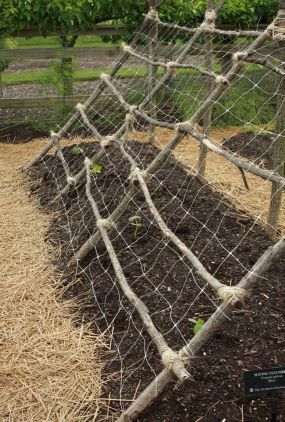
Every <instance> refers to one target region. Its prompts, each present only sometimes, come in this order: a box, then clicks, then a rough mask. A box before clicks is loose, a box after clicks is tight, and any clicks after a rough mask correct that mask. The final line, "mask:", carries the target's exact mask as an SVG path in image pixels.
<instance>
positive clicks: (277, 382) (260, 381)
mask: <svg viewBox="0 0 285 422" xmlns="http://www.w3.org/2000/svg"><path fill="white" fill-rule="evenodd" d="M244 390H245V395H246V396H247V397H251V396H258V395H261V394H267V393H271V394H272V393H282V392H285V367H283V368H270V369H258V370H254V371H245V372H244Z"/></svg>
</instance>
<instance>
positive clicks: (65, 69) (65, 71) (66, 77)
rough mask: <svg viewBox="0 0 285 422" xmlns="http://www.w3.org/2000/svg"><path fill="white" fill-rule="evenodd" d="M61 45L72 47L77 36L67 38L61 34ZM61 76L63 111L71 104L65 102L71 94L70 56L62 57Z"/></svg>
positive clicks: (71, 72) (71, 65) (71, 68)
mask: <svg viewBox="0 0 285 422" xmlns="http://www.w3.org/2000/svg"><path fill="white" fill-rule="evenodd" d="M60 38H61V45H62V47H63V48H72V47H74V45H75V43H76V40H77V36H72V37H71V38H68V37H67V36H61V37H60ZM60 72H61V78H62V87H63V89H62V96H63V104H64V113H66V112H69V111H70V110H71V109H72V108H73V106H72V105H71V104H70V102H69V103H67V101H66V99H67V97H72V96H73V59H72V57H62V59H61V66H60Z"/></svg>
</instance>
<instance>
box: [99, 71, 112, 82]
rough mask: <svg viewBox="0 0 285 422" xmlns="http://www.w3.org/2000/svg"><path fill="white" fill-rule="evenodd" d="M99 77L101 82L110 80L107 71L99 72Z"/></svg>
mask: <svg viewBox="0 0 285 422" xmlns="http://www.w3.org/2000/svg"><path fill="white" fill-rule="evenodd" d="M100 79H101V81H103V82H108V81H109V80H110V75H108V74H107V73H101V75H100Z"/></svg>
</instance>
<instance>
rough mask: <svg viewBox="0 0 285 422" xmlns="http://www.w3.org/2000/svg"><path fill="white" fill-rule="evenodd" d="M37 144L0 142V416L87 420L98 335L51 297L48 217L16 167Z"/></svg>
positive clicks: (96, 391) (96, 386)
mask: <svg viewBox="0 0 285 422" xmlns="http://www.w3.org/2000/svg"><path fill="white" fill-rule="evenodd" d="M41 142H42V141H40V140H39V141H36V142H32V143H29V144H24V145H7V144H6V145H3V144H2V145H1V156H0V178H1V179H0V180H1V182H0V186H1V196H0V210H1V216H2V218H1V225H0V238H1V240H0V259H1V280H0V290H1V295H0V313H1V317H0V420H1V421H3V422H4V421H9V422H10V421H15V422H16V421H17V422H21V421H25V422H27V421H29V422H43V421H49V422H51V421H52V422H54V421H73V422H75V421H85V420H93V418H94V415H95V414H96V412H98V410H99V407H100V405H101V403H100V400H99V396H100V389H101V369H102V365H101V363H100V361H99V356H100V353H101V354H102V350H103V347H104V344H103V337H102V335H99V334H98V336H95V335H91V334H90V333H88V332H87V330H86V329H85V327H83V326H81V327H80V326H78V324H77V325H75V317H76V312H77V309H76V307H75V306H74V304H72V303H70V302H69V303H67V302H61V301H60V300H59V299H58V296H57V295H58V290H57V288H56V282H58V278H59V277H60V274H57V273H56V271H55V269H54V268H53V267H52V265H51V255H52V254H54V253H55V251H54V250H52V249H51V247H50V246H48V244H46V243H45V242H44V240H43V239H44V234H45V232H46V230H47V227H48V224H49V217H48V216H46V215H43V214H41V212H40V211H39V210H38V209H37V207H36V204H35V203H33V200H32V199H31V198H29V197H28V194H27V189H25V186H24V183H23V176H22V175H21V172H20V171H19V167H20V166H21V165H22V164H24V163H25V162H26V161H27V160H28V159H29V158H30V157H31V156H32V155H33V154H34V153H35V152H36V151H37V150H38V149H39V144H40V143H41Z"/></svg>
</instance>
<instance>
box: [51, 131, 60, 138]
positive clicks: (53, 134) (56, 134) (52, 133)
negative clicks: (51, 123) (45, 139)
mask: <svg viewBox="0 0 285 422" xmlns="http://www.w3.org/2000/svg"><path fill="white" fill-rule="evenodd" d="M50 136H51V138H57V139H58V138H59V135H58V133H56V132H54V131H53V130H51V131H50Z"/></svg>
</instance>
